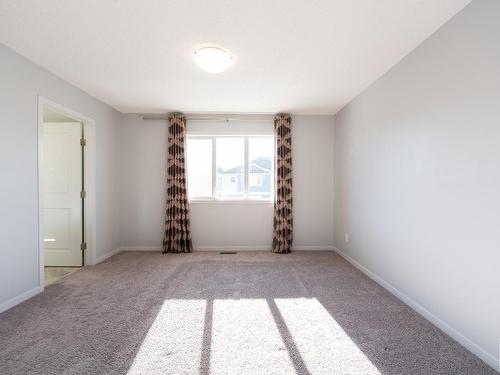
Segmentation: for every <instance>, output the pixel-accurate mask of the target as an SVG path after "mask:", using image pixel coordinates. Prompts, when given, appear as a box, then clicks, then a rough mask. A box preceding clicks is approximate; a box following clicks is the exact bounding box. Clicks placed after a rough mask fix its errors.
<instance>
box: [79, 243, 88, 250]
mask: <svg viewBox="0 0 500 375" xmlns="http://www.w3.org/2000/svg"><path fill="white" fill-rule="evenodd" d="M80 250H82V251H83V250H87V243H86V242H82V243H81V244H80Z"/></svg>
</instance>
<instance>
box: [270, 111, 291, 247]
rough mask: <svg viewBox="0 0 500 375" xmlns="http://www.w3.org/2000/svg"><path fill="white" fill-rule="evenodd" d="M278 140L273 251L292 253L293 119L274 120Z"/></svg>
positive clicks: (279, 117) (281, 115) (287, 116)
mask: <svg viewBox="0 0 500 375" xmlns="http://www.w3.org/2000/svg"><path fill="white" fill-rule="evenodd" d="M274 134H275V138H276V194H275V200H274V220H273V249H272V251H273V252H275V253H281V254H286V253H289V252H291V249H292V241H293V210H292V208H293V199H292V192H293V189H292V117H291V116H290V115H289V114H286V113H281V114H278V115H276V117H275V118H274Z"/></svg>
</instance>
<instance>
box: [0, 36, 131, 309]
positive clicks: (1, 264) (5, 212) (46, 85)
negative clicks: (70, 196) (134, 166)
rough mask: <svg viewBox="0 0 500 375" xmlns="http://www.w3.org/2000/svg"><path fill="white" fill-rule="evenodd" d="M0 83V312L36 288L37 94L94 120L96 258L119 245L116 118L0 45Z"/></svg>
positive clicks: (112, 112) (117, 121) (75, 90)
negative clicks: (0, 241)
mask: <svg viewBox="0 0 500 375" xmlns="http://www.w3.org/2000/svg"><path fill="white" fill-rule="evenodd" d="M0 82H1V84H0V145H1V147H0V171H1V173H0V238H1V240H2V244H1V245H0V310H2V309H4V308H6V307H8V306H9V305H10V304H12V303H14V302H16V301H19V300H21V299H23V298H24V297H26V296H29V295H31V294H33V293H35V292H36V291H37V289H36V288H37V286H38V280H39V279H38V278H39V275H38V224H37V219H38V202H37V200H38V191H37V166H38V161H37V155H38V150H37V144H38V136H37V126H38V124H37V121H38V114H37V111H38V95H41V96H43V97H45V98H47V99H50V100H52V101H55V102H57V103H59V104H61V105H64V106H66V107H69V108H71V109H73V110H75V111H77V112H80V113H82V114H84V115H86V116H88V117H90V118H92V119H94V120H95V121H96V128H97V186H96V189H97V213H96V214H97V233H96V235H97V256H98V257H99V256H102V255H105V254H106V253H107V252H109V251H111V250H112V249H114V248H116V247H117V246H118V244H119V239H118V231H117V226H116V222H117V221H116V217H117V214H118V211H117V202H116V199H115V192H116V190H117V189H116V183H115V181H116V173H115V171H116V162H117V150H116V148H115V139H116V136H117V131H118V126H119V123H120V119H121V117H120V116H121V115H120V113H118V112H117V111H115V110H114V109H111V108H110V107H108V106H106V105H104V104H102V103H101V102H99V101H97V100H96V99H94V98H92V97H90V96H89V95H87V94H86V93H84V92H82V91H81V90H79V89H77V88H75V87H74V86H71V85H70V84H68V83H66V82H64V81H62V80H61V79H59V78H57V77H56V76H54V75H52V74H51V73H49V72H48V71H46V70H44V69H42V68H41V67H39V66H37V65H35V64H33V63H31V62H29V61H28V60H26V59H24V58H23V57H21V56H20V55H18V54H16V53H14V52H13V51H12V50H10V49H8V48H7V47H5V46H4V45H2V44H0ZM16 298H17V299H16Z"/></svg>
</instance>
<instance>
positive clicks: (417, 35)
mask: <svg viewBox="0 0 500 375" xmlns="http://www.w3.org/2000/svg"><path fill="white" fill-rule="evenodd" d="M469 2H470V0H248V1H245V0H210V1H206V0H170V1H166V0H148V1H140V0H87V1H67V0H45V1H38V0H0V42H2V43H4V44H5V45H7V46H9V47H10V48H12V49H14V50H15V51H17V52H18V53H20V54H22V55H24V56H25V57H27V58H28V59H30V60H32V61H34V62H36V63H38V64H40V65H41V66H43V67H45V68H46V69H48V70H49V71H51V72H53V73H54V74H56V75H58V76H60V77H62V78H63V79H65V80H66V81H68V82H71V83H73V84H74V85H75V86H77V87H79V88H81V89H82V90H84V91H86V92H88V93H89V94H91V95H93V96H95V97H96V98H98V99H100V100H102V101H103V102H105V103H107V104H109V105H111V106H112V107H114V108H116V109H118V110H119V111H121V112H166V111H169V110H180V111H185V112H250V113H266V112H271V113H272V112H278V111H289V112H292V113H314V114H333V113H335V112H336V111H338V110H339V109H340V108H341V107H343V106H344V105H345V104H347V103H348V102H349V101H350V100H351V99H353V98H354V97H355V96H356V95H357V94H359V93H360V92H361V91H362V90H363V89H364V88H366V87H367V86H368V85H370V84H371V83H372V82H373V81H374V80H376V79H377V78H378V77H380V76H381V75H382V74H383V73H384V72H386V71H387V70H388V69H390V68H391V67H392V66H393V65H394V64H395V63H397V62H398V61H399V60H400V59H401V58H402V57H404V56H405V55H406V54H408V53H409V52H410V51H411V50H412V49H414V48H415V47H416V46H417V45H418V44H419V43H421V42H422V41H423V40H425V39H426V38H427V37H428V36H429V35H430V34H432V33H433V32H434V31H435V30H437V29H438V28H439V27H440V26H441V25H443V24H444V23H445V22H446V21H447V20H449V19H450V18H451V17H452V16H453V15H455V14H456V13H457V12H458V11H460V10H461V9H462V8H463V7H464V6H465V5H466V4H468V3H469ZM206 44H214V45H220V46H223V47H225V48H227V49H228V50H230V51H231V52H232V53H233V56H234V58H235V63H234V64H233V66H232V67H231V68H230V69H229V70H228V71H226V72H224V73H221V74H218V75H211V74H208V73H205V72H203V71H201V70H200V69H199V68H198V67H197V66H196V65H195V64H194V61H193V59H192V54H193V51H194V49H195V48H197V47H200V46H203V45H206Z"/></svg>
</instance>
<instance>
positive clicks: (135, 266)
mask: <svg viewBox="0 0 500 375" xmlns="http://www.w3.org/2000/svg"><path fill="white" fill-rule="evenodd" d="M256 258H258V260H253V258H252V256H251V255H245V256H244V257H243V259H240V258H232V260H231V261H227V260H226V259H227V258H219V257H217V256H215V255H211V254H208V255H206V254H201V255H200V254H196V253H195V254H188V255H166V256H162V255H161V254H155V253H122V254H119V255H118V256H115V257H113V258H111V259H109V260H108V261H106V262H103V263H101V264H99V265H98V266H95V267H86V268H85V269H83V270H82V271H80V272H77V273H75V274H73V275H70V276H68V277H67V278H65V279H64V280H61V281H60V282H59V283H57V284H54V285H52V286H51V287H50V288H47V290H46V292H45V293H43V294H41V295H39V296H37V297H34V298H33V299H31V300H29V301H27V302H25V303H23V304H21V305H18V306H16V307H14V308H13V309H11V310H9V311H7V312H5V313H3V314H0V367H1V368H2V371H3V373H5V374H14V373H27V372H31V373H62V372H64V371H69V370H71V371H72V372H75V373H114V374H127V373H128V374H136V373H167V374H168V373H170V374H177V373H192V374H203V375H204V374H214V373H221V372H226V373H227V372H228V371H229V370H231V369H232V367H233V368H234V370H235V371H233V372H232V373H238V374H243V373H252V371H259V370H262V371H264V372H265V373H269V374H271V373H276V374H278V373H296V374H316V373H335V371H337V373H342V372H341V369H342V368H345V369H347V370H346V372H344V373H350V374H356V373H363V374H372V373H373V374H377V373H380V374H388V375H392V374H398V375H399V374H401V373H408V374H417V373H425V374H428V373H429V374H430V373H454V374H471V373H474V374H495V372H494V371H493V370H492V369H490V368H489V367H488V366H487V365H486V364H484V363H483V362H481V361H480V360H479V359H478V358H476V357H475V356H473V355H472V354H471V353H469V352H467V351H466V350H465V349H464V348H462V347H461V346H460V345H459V344H458V343H456V342H455V341H453V340H452V339H451V338H449V337H448V336H446V335H445V334H444V333H443V332H441V331H440V330H438V329H437V328H435V327H434V326H432V325H431V324H430V323H428V322H427V321H426V320H425V319H423V318H422V317H420V316H419V315H418V314H416V313H415V312H413V310H411V309H410V308H408V307H407V306H405V305H404V304H402V303H401V302H400V301H399V300H397V299H396V298H395V297H394V296H392V295H390V294H389V293H388V292H386V291H385V290H384V289H382V288H381V287H380V286H378V285H377V284H375V283H374V282H373V281H371V280H369V279H368V278H366V276H364V275H363V274H361V273H360V272H359V271H358V270H356V269H355V268H353V267H352V266H350V265H349V264H347V263H346V262H345V261H344V260H342V259H341V258H339V257H338V256H336V255H334V254H331V253H328V254H326V255H324V254H318V255H317V256H312V255H308V256H301V255H300V254H299V255H291V256H286V257H283V256H281V257H280V256H273V255H272V254H269V255H268V256H266V257H265V258H264V260H262V256H259V257H256ZM342 366H345V367H342ZM256 369H257V370H256ZM339 371H340V372H339ZM230 372H231V371H230Z"/></svg>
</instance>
